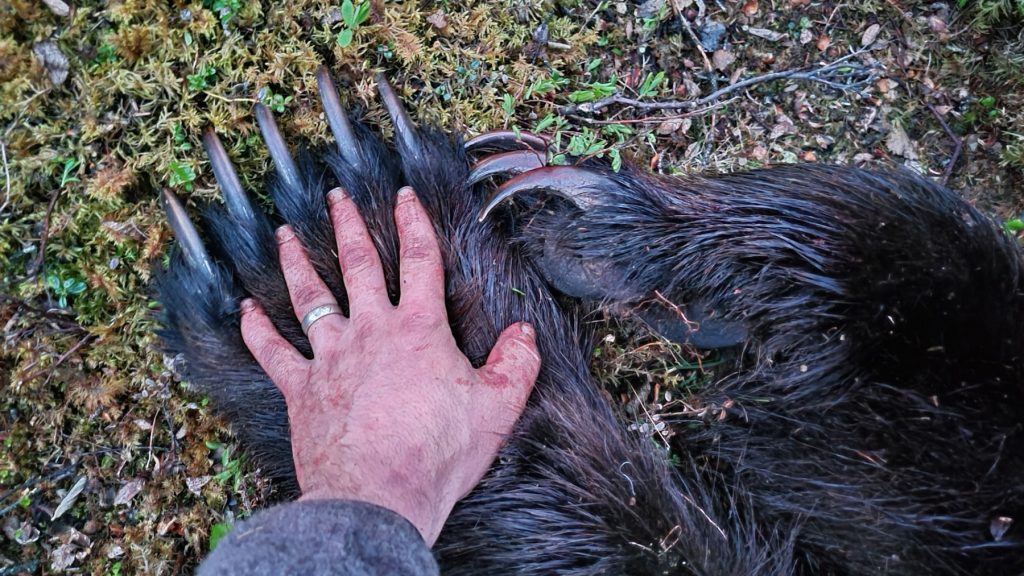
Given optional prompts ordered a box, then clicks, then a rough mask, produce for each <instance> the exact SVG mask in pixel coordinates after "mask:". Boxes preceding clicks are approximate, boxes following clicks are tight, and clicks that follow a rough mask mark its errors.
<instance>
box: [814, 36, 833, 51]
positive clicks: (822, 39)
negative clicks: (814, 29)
mask: <svg viewBox="0 0 1024 576" xmlns="http://www.w3.org/2000/svg"><path fill="white" fill-rule="evenodd" d="M831 44H832V39H831V38H829V37H828V34H822V35H821V36H818V43H817V44H816V46H817V47H818V50H820V51H822V52H824V51H825V50H828V47H829V45H831Z"/></svg>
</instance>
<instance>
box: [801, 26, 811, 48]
mask: <svg viewBox="0 0 1024 576" xmlns="http://www.w3.org/2000/svg"><path fill="white" fill-rule="evenodd" d="M811 40H814V32H811V29H810V28H804V29H803V30H801V31H800V45H801V46H803V45H804V44H809V43H810V42H811Z"/></svg>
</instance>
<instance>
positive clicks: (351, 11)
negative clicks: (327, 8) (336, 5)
mask: <svg viewBox="0 0 1024 576" xmlns="http://www.w3.org/2000/svg"><path fill="white" fill-rule="evenodd" d="M341 19H342V20H344V21H345V25H346V26H348V27H349V28H355V26H356V11H355V6H353V5H352V0H345V1H344V2H342V3H341Z"/></svg>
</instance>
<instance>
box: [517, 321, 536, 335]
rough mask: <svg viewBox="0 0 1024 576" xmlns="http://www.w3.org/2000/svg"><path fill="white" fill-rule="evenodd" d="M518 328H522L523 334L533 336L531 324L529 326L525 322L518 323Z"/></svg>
mask: <svg viewBox="0 0 1024 576" xmlns="http://www.w3.org/2000/svg"><path fill="white" fill-rule="evenodd" d="M519 329H520V330H522V332H523V334H525V335H527V336H533V326H530V325H529V324H527V323H526V322H523V323H522V324H520V325H519Z"/></svg>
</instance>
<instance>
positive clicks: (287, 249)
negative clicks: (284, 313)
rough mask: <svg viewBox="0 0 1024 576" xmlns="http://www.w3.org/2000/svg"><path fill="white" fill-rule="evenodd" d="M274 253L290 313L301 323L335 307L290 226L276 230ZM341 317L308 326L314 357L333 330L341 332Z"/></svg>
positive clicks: (333, 301)
mask: <svg viewBox="0 0 1024 576" xmlns="http://www.w3.org/2000/svg"><path fill="white" fill-rule="evenodd" d="M277 253H278V257H279V258H280V259H281V271H282V272H283V273H284V282H285V284H287V285H288V296H289V298H291V301H292V309H293V310H295V316H296V317H297V318H298V319H299V322H302V321H303V319H304V318H305V317H306V315H307V314H309V313H310V311H312V310H314V309H316V308H319V307H321V306H331V305H333V306H337V305H338V302H337V301H336V300H335V299H334V294H332V293H331V291H330V289H329V288H327V285H326V284H324V281H323V280H321V279H320V275H319V274H317V273H316V269H314V268H313V265H312V264H311V263H310V262H309V256H307V255H306V249H305V248H303V247H302V242H300V241H299V239H298V238H297V237H296V236H295V232H294V231H293V230H292V227H291V226H288V225H287V224H285V225H284V226H281V227H280V228H278V229H277ZM343 322H344V317H343V316H341V315H340V314H329V315H327V316H323V317H321V318H320V319H319V320H316V321H315V322H313V324H311V325H310V326H309V327H308V329H307V330H306V335H307V336H309V343H310V344H311V345H312V346H313V351H314V353H315V352H316V351H317V350H323V347H322V346H323V345H324V344H325V343H327V342H328V341H329V340H331V339H333V338H332V337H331V334H332V330H331V329H332V328H334V329H335V330H336V329H338V328H340V327H341V325H342V323H343Z"/></svg>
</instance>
